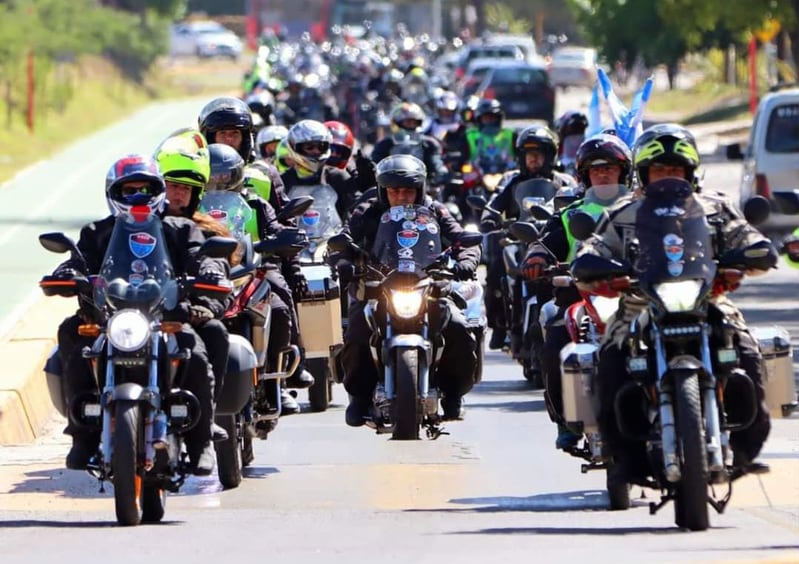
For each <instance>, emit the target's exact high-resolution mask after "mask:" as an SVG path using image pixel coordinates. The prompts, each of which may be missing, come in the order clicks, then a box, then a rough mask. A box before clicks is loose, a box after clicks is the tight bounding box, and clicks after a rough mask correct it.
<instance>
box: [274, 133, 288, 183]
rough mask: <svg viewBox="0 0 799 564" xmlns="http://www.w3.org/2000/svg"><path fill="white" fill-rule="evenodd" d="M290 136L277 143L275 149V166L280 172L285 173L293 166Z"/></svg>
mask: <svg viewBox="0 0 799 564" xmlns="http://www.w3.org/2000/svg"><path fill="white" fill-rule="evenodd" d="M287 139H288V138H286V137H284V138H283V139H281V140H280V143H278V144H277V149H275V167H277V171H278V172H279V173H280V174H283V173H284V172H286V171H287V170H288V169H290V168H291V159H290V158H289V146H288V140H287Z"/></svg>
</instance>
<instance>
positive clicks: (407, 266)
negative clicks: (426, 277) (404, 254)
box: [397, 260, 416, 272]
mask: <svg viewBox="0 0 799 564" xmlns="http://www.w3.org/2000/svg"><path fill="white" fill-rule="evenodd" d="M397 270H398V271H399V272H416V263H415V262H414V261H412V260H401V261H399V265H398V266H397Z"/></svg>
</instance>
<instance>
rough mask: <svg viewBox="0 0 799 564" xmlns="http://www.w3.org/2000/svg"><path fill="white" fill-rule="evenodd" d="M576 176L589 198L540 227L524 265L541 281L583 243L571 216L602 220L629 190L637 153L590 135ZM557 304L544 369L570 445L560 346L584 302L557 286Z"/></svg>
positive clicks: (562, 440)
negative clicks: (568, 321) (576, 306)
mask: <svg viewBox="0 0 799 564" xmlns="http://www.w3.org/2000/svg"><path fill="white" fill-rule="evenodd" d="M576 158H577V174H578V178H579V181H580V184H582V187H583V188H584V189H585V196H584V197H583V199H582V200H578V201H576V202H574V203H573V204H571V205H569V206H568V207H566V208H564V209H563V210H561V211H560V212H559V213H556V214H555V215H553V216H552V218H551V219H550V220H549V221H548V222H547V224H546V226H545V227H544V229H543V230H542V231H541V234H540V238H539V240H538V241H536V242H534V243H532V244H531V245H530V248H529V249H528V253H527V256H526V258H525V260H524V264H523V266H522V275H523V277H524V278H525V279H526V280H530V281H532V280H537V279H538V278H540V277H541V276H542V274H543V273H544V270H545V269H546V268H547V267H548V266H550V265H552V264H554V263H557V262H571V260H572V259H573V258H574V254H575V252H576V250H577V247H578V244H579V242H578V241H576V240H575V238H574V236H572V234H571V232H570V231H569V220H570V219H571V217H572V215H573V214H575V213H577V212H585V213H588V214H590V215H591V216H593V217H594V219H595V220H596V219H598V218H599V216H600V215H601V214H602V212H603V210H604V209H605V208H606V207H608V206H611V205H613V204H614V203H616V202H617V201H618V200H619V199H620V198H622V197H624V196H626V195H628V194H630V188H629V183H630V170H631V168H632V153H631V152H630V149H629V148H628V147H627V145H626V144H625V143H624V141H622V140H621V139H620V138H618V137H616V136H613V135H607V134H602V133H600V134H598V135H595V136H593V137H589V138H588V139H586V140H585V141H584V142H583V144H582V145H580V148H579V149H578V150H577V155H576ZM554 291H555V305H556V306H557V307H558V311H557V313H556V314H555V316H554V317H552V318H551V320H550V321H549V322H548V324H547V327H546V337H545V340H544V346H543V349H542V352H541V367H542V369H543V373H544V382H545V385H546V392H545V393H546V396H547V407H548V409H549V411H550V418H551V419H552V421H553V422H555V423H557V424H558V438H557V441H556V442H555V445H556V447H557V448H559V449H568V448H570V447H573V446H575V445H576V444H577V441H578V440H579V436H578V435H576V434H574V433H573V432H571V431H570V430H569V429H568V428H567V427H566V426H565V425H564V424H563V422H562V421H563V398H562V396H561V393H562V391H561V383H560V350H561V349H562V348H563V347H564V346H566V345H567V344H568V343H569V340H570V339H569V332H568V330H567V328H566V325H565V324H564V322H563V318H564V314H565V312H566V310H567V308H568V307H569V306H570V305H571V304H573V303H575V302H578V301H580V299H581V296H580V293H579V292H578V291H577V289H576V288H575V287H574V286H569V287H568V288H555V290H554Z"/></svg>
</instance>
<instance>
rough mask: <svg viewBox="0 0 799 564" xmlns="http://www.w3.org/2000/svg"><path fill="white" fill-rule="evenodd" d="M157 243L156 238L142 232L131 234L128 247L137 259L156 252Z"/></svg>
mask: <svg viewBox="0 0 799 564" xmlns="http://www.w3.org/2000/svg"><path fill="white" fill-rule="evenodd" d="M157 242H158V241H157V239H156V238H155V237H153V236H152V235H150V234H149V233H147V232H146V231H142V232H139V233H131V235H130V238H129V239H128V247H129V248H130V252H131V253H133V255H134V256H135V257H136V258H144V257H146V256H147V255H149V254H150V253H152V252H153V251H154V250H155V245H156V243H157Z"/></svg>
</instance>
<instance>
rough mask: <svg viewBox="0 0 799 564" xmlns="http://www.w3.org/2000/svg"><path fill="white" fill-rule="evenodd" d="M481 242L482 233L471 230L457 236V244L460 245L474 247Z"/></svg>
mask: <svg viewBox="0 0 799 564" xmlns="http://www.w3.org/2000/svg"><path fill="white" fill-rule="evenodd" d="M482 243H483V235H482V234H481V233H475V232H473V231H466V232H464V233H461V235H460V237H458V244H459V245H460V246H461V247H476V246H478V245H481V244H482Z"/></svg>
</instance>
